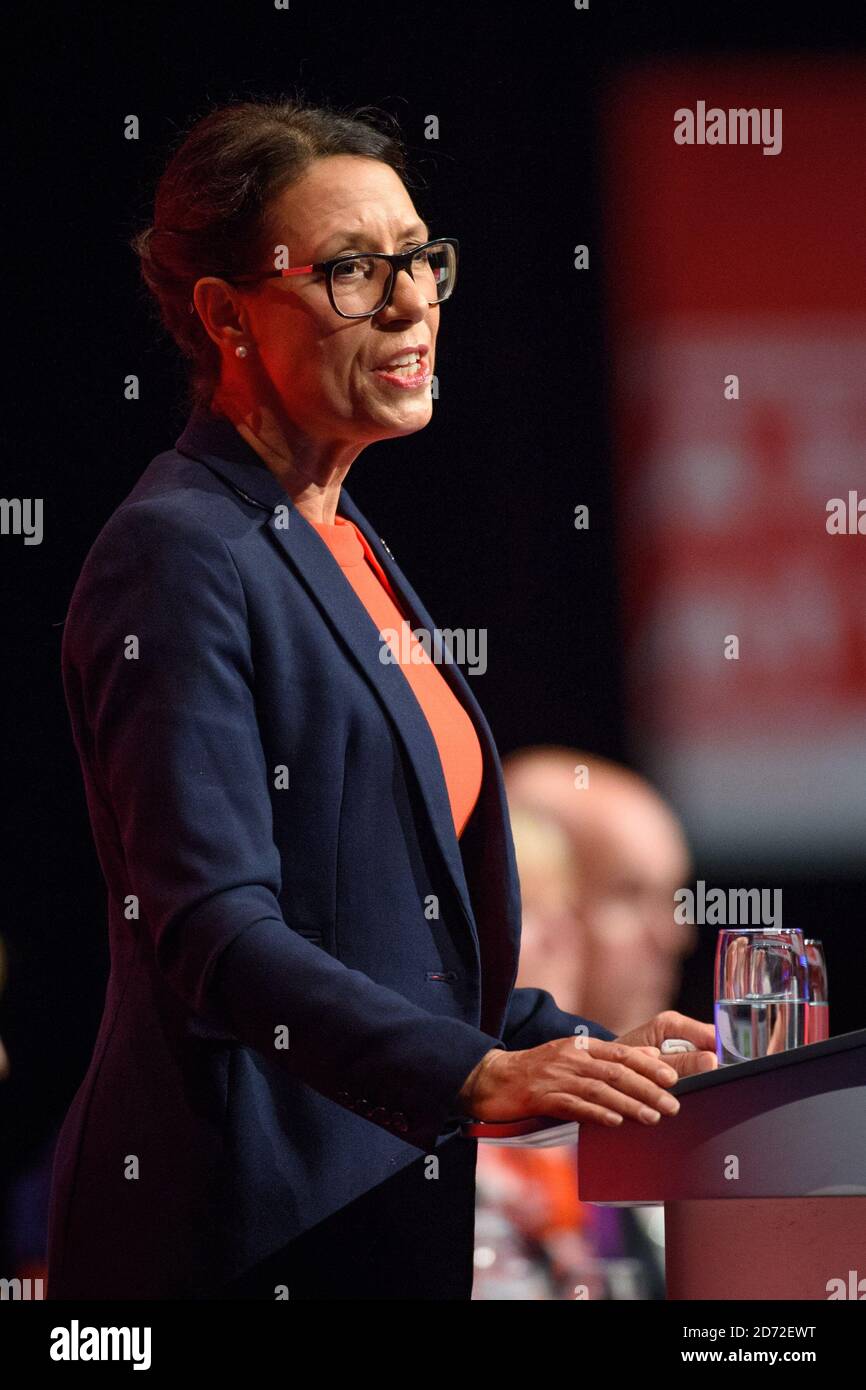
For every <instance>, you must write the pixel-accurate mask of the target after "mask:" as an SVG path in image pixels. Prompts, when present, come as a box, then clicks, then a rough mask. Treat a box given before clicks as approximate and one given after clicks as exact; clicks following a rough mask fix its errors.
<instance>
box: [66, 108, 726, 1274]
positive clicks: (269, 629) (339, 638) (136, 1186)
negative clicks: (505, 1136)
mask: <svg viewBox="0 0 866 1390" xmlns="http://www.w3.org/2000/svg"><path fill="white" fill-rule="evenodd" d="M405 177H406V173H405V167H404V155H403V151H402V147H401V145H400V143H399V141H398V140H397V139H396V138H395V137H394V135H392V134H391V133H390V132H389V131H387V130H386V129H383V128H380V126H379V125H377V124H375V123H374V122H373V121H372V120H371V119H370V118H369V117H362V116H361V115H359V114H358V113H355V114H354V115H347V114H344V113H341V112H337V111H334V110H330V109H323V108H318V107H309V106H305V105H303V104H301V103H298V102H276V103H255V102H253V103H250V102H245V103H239V104H235V105H231V106H228V107H223V108H220V109H218V110H215V111H213V112H212V113H211V114H210V115H208V116H207V117H205V118H204V119H203V120H201V121H199V122H198V124H196V125H195V126H194V127H193V129H192V130H191V132H190V133H189V134H188V135H187V136H186V138H185V139H184V140H183V142H182V143H181V144H180V146H179V148H178V149H177V150H176V152H175V153H174V155H173V157H172V158H171V160H170V162H169V164H168V166H167V168H166V169H165V172H164V174H163V175H162V178H161V180H160V182H159V185H158V189H157V195H156V206H155V214H154V224H153V226H152V227H149V228H147V230H146V231H144V232H142V233H141V234H140V235H138V236H137V237H136V238H135V240H134V243H133V245H134V248H135V250H136V252H137V253H138V255H139V257H140V260H141V269H142V274H143V277H144V280H145V282H146V285H147V287H148V288H149V290H150V291H151V292H152V294H153V296H154V298H155V301H156V303H157V305H158V308H159V312H160V314H161V317H162V320H163V322H164V324H165V326H166V327H167V329H168V330H169V332H170V333H171V335H172V336H173V338H174V339H175V341H176V343H177V344H178V346H179V347H180V349H181V351H182V352H183V354H184V355H185V356H186V358H187V359H188V361H189V366H190V383H191V395H192V412H191V414H190V416H189V419H188V422H187V424H186V427H185V429H184V430H183V433H182V434H181V436H180V438H179V439H178V440H177V442H176V444H175V446H174V448H173V449H168V450H167V451H166V452H164V453H161V454H159V455H158V456H157V457H156V458H155V459H154V460H153V461H152V462H151V463H150V465H149V466H148V467H147V468H146V469H145V470H144V472H143V473H142V475H141V477H140V478H139V480H138V482H137V483H136V485H135V486H134V487H133V489H132V491H131V492H130V493H129V495H128V496H127V497H126V498H125V500H124V501H123V502H122V503H121V505H120V506H119V507H118V508H117V510H116V511H115V512H114V513H113V515H112V516H111V517H110V518H109V520H108V521H107V523H106V524H105V526H104V527H103V529H102V531H101V532H100V534H99V535H98V537H97V539H96V541H95V542H94V544H93V546H92V548H91V550H90V553H89V554H88V556H87V559H86V561H85V563H84V566H83V569H82V572H81V575H80V578H79V580H78V583H77V585H76V587H75V591H74V594H73V596H72V600H71V603H70V607H69V612H68V616H67V620H66V625H65V631H64V638H63V652H62V668H63V680H64V688H65V692H66V698H67V702H68V705H69V710H70V716H71V721H72V727H73V734H74V738H75V744H76V748H77V751H78V754H79V757H80V760H81V765H82V771H83V775H84V782H85V788H86V794H87V803H88V810H89V815H90V820H91V825H92V830H93V835H94V839H95V843H96V847H97V851H98V855H99V860H100V864H101V867H102V871H103V873H104V876H105V880H106V885H107V890H108V914H109V933H110V946H111V970H110V978H109V982H108V988H107V994H106V1001H105V1009H104V1013H103V1017H102V1021H101V1024H100V1028H99V1033H98V1036H97V1039H96V1043H95V1047H94V1052H93V1057H92V1060H91V1063H90V1066H89V1069H88V1071H87V1074H86V1076H85V1078H84V1080H83V1082H82V1084H81V1086H80V1088H79V1090H78V1092H77V1094H76V1096H75V1098H74V1101H73V1103H72V1106H71V1108H70V1110H69V1113H68V1115H67V1117H66V1119H65V1122H64V1125H63V1128H62V1131H61V1136H60V1140H59V1143H58V1148H57V1154H56V1160H55V1168H54V1180H53V1190H52V1203H51V1218H50V1238H49V1277H48V1296H49V1297H50V1298H53V1299H64V1298H88V1299H102V1298H107V1299H118V1298H121V1299H132V1298H148V1299H210V1298H269V1299H275V1298H281V1297H289V1298H295V1299H297V1298H302V1299H303V1298H319V1299H321V1298H351V1299H357V1298H383V1299H390V1298H401V1299H404V1298H416V1299H417V1298H424V1299H427V1298H430V1299H439V1298H456V1299H467V1298H469V1296H470V1291H471V1283H472V1242H473V1203H474V1167H475V1141H473V1140H471V1139H467V1138H465V1137H463V1135H462V1134H461V1132H460V1126H461V1120H462V1118H463V1117H465V1116H467V1115H472V1116H474V1117H476V1118H478V1119H482V1120H483V1119H488V1120H492V1119H512V1118H520V1117H524V1116H532V1115H540V1114H541V1115H550V1116H555V1117H559V1118H562V1119H568V1120H577V1121H580V1122H581V1123H597V1124H618V1123H623V1122H625V1121H626V1120H631V1121H632V1122H644V1123H656V1122H658V1121H659V1119H660V1116H661V1114H662V1112H664V1111H670V1112H673V1111H674V1110H676V1109H677V1108H678V1107H677V1102H676V1100H675V1098H674V1097H672V1096H670V1095H669V1094H668V1089H667V1088H669V1087H670V1085H671V1084H672V1083H673V1082H674V1081H675V1080H676V1079H677V1076H678V1074H679V1075H682V1074H684V1073H686V1072H688V1071H691V1070H696V1069H700V1068H702V1067H705V1066H712V1065H714V1063H715V1057H714V1055H712V1054H711V1053H710V1050H711V1049H712V1047H713V1029H712V1027H711V1025H709V1024H704V1023H700V1022H697V1021H696V1020H693V1019H687V1018H684V1017H683V1016H681V1015H678V1014H674V1013H665V1014H661V1015H659V1016H658V1017H656V1018H655V1019H653V1020H651V1021H650V1022H648V1023H647V1024H646V1025H645V1026H644V1027H643V1028H641V1029H638V1030H636V1031H634V1032H632V1033H629V1034H628V1035H626V1036H624V1037H621V1038H619V1039H615V1038H614V1035H613V1034H612V1033H611V1032H610V1031H609V1030H608V1029H606V1028H603V1027H601V1026H600V1025H598V1024H596V1023H592V1022H587V1021H586V1020H582V1019H580V1018H577V1017H575V1016H574V1015H572V1014H569V1013H565V1012H563V1011H562V1010H560V1009H559V1008H558V1007H557V1006H556V1004H555V1003H554V1001H553V999H552V997H551V996H550V995H549V994H548V993H545V992H544V991H541V990H536V989H514V988H513V984H514V979H515V974H516V968H517V954H518V943H519V935H520V923H519V917H520V899H519V890H518V883H517V875H516V869H515V861H514V854H513V850H512V844H511V836H510V831H509V826H508V820H507V813H506V804H505V798H504V792H503V783H502V778H501V773H500V766H499V760H498V757H497V753H496V749H495V746H494V743H493V739H492V737H491V734H490V730H489V728H488V726H487V724H486V722H485V720H484V717H483V715H482V713H481V711H480V709H479V707H478V704H477V703H476V700H475V698H474V697H473V695H472V693H471V691H470V689H469V685H468V682H467V681H466V679H465V678H464V677H463V675H462V673H461V672H460V671H459V669H458V668H457V667H456V666H455V665H454V664H452V663H450V662H447V661H446V662H444V663H441V662H437V661H436V660H431V659H430V657H429V651H428V647H427V644H425V643H424V642H423V641H419V640H418V639H417V638H416V637H414V636H413V637H411V639H410V642H411V646H410V655H409V659H406V655H405V652H404V653H403V654H402V656H400V657H399V658H398V655H397V653H396V647H397V646H399V644H398V643H395V641H394V638H393V633H395V632H398V633H399V632H402V631H404V629H403V626H402V625H403V624H404V623H405V624H408V626H409V630H410V632H414V631H418V630H420V631H421V634H422V636H423V634H424V633H430V632H432V631H433V630H434V627H433V622H432V619H431V618H430V616H429V615H428V613H427V611H426V610H425V608H424V606H423V604H422V602H421V600H420V599H419V597H418V595H417V594H416V593H415V592H414V590H413V589H412V587H411V585H410V583H409V581H408V580H407V578H406V576H405V575H404V574H403V572H402V570H401V569H400V567H399V566H398V565H397V564H396V562H395V560H394V558H393V557H392V555H391V553H390V551H388V549H387V547H386V546H385V545H384V543H383V542H382V541H381V540H380V539H379V538H378V537H377V535H376V532H375V529H374V528H373V527H372V526H371V524H370V523H369V522H368V521H367V520H366V518H365V517H364V516H363V515H362V514H361V512H360V511H359V509H358V508H357V507H356V506H355V505H354V503H353V502H352V500H351V498H350V497H349V494H348V493H347V491H346V489H345V486H344V482H345V479H346V475H347V473H348V472H349V469H350V467H351V465H352V464H353V463H354V461H355V460H356V459H357V457H358V455H359V454H360V453H361V452H362V451H363V450H364V449H365V448H366V447H367V446H368V445H369V444H373V443H375V442H376V441H377V440H380V439H391V438H394V437H396V436H400V435H406V434H410V433H412V432H413V431H415V430H419V429H422V428H423V426H424V425H426V424H427V422H428V421H429V419H430V416H431V410H432V399H431V389H430V383H431V378H432V375H433V371H434V364H435V354H436V345H437V334H438V329H439V317H440V312H441V310H440V305H442V304H444V303H445V302H446V301H447V300H448V299H449V298H450V297H451V294H452V292H453V290H454V286H455V282H456V277H457V266H458V246H457V242H456V241H455V240H454V239H453V238H450V237H445V236H439V230H440V229H439V228H435V227H429V226H427V225H426V224H425V222H424V221H423V220H422V219H421V217H420V216H419V214H418V211H417V210H416V208H415V206H414V205H413V201H412V198H411V197H410V194H409V192H408V190H407V186H406V183H405V181H404V180H405ZM445 312H446V313H447V309H446V311H445ZM389 634H392V635H390V636H389ZM674 1034H676V1035H679V1036H684V1037H686V1038H689V1039H690V1040H691V1041H692V1042H693V1043H694V1044H695V1045H696V1047H697V1049H698V1050H697V1051H696V1052H694V1053H691V1054H688V1055H687V1056H685V1057H682V1058H679V1057H678V1058H677V1062H676V1066H677V1070H671V1069H670V1068H668V1067H667V1066H666V1065H665V1064H664V1062H663V1060H662V1058H661V1057H660V1055H659V1050H658V1049H659V1046H660V1044H661V1042H662V1041H663V1039H664V1038H665V1037H666V1036H667V1035H674ZM576 1035H577V1036H576ZM576 1043H577V1044H578V1045H576ZM708 1053H710V1055H709V1056H708V1055H707V1054H708Z"/></svg>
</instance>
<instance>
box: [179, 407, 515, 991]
mask: <svg viewBox="0 0 866 1390" xmlns="http://www.w3.org/2000/svg"><path fill="white" fill-rule="evenodd" d="M175 447H176V448H177V450H178V451H179V452H180V453H183V454H187V455H189V456H191V457H193V458H196V459H198V460H200V461H201V462H202V463H204V464H206V465H207V467H208V468H210V469H211V470H212V471H213V472H215V473H217V474H219V476H220V477H221V478H223V480H224V481H225V482H227V483H228V484H229V486H230V487H232V488H233V489H234V491H236V492H237V493H239V494H240V495H241V496H242V497H243V498H244V499H245V500H246V501H247V502H250V503H253V504H254V505H256V506H258V507H261V508H262V509H263V510H264V511H265V512H267V513H268V517H267V520H266V521H265V523H264V524H265V525H267V527H268V528H269V530H270V531H271V534H272V536H273V537H274V540H275V541H276V543H277V544H278V545H279V547H280V549H281V550H282V551H283V553H284V555H285V557H286V559H287V560H288V562H289V563H290V564H291V565H292V567H293V568H294V570H295V571H296V573H297V574H298V575H299V577H300V578H301V580H302V581H303V583H304V584H305V585H306V586H307V588H308V589H309V591H310V593H311V595H312V597H313V598H314V599H315V601H316V602H317V603H318V604H319V606H320V607H321V608H322V610H323V612H324V614H325V616H326V617H327V619H328V620H329V621H330V622H331V624H332V625H333V627H334V628H335V629H336V631H337V632H338V633H339V634H340V636H341V637H342V639H343V641H344V642H345V644H346V647H347V648H348V650H349V652H350V653H351V655H352V658H353V659H354V660H355V661H356V662H357V664H358V666H359V667H360V669H361V670H362V672H363V673H364V675H365V676H366V678H367V680H368V681H369V682H370V684H371V686H372V687H373V688H374V690H375V691H376V693H377V694H378V696H379V698H380V700H381V701H382V703H383V705H384V706H385V708H386V709H387V711H388V713H389V714H390V716H391V718H392V719H393V721H394V723H395V725H396V727H397V729H398V732H399V734H400V736H401V738H402V741H403V744H404V747H405V750H406V754H407V756H408V758H409V759H410V762H411V764H412V766H413V768H414V771H415V775H416V777H417V780H418V785H419V788H420V791H421V795H422V798H423V801H424V804H425V807H426V809H427V813H428V816H429V819H430V824H431V826H432V829H433V832H434V834H435V837H436V840H437V843H438V845H439V848H440V851H441V853H442V856H443V859H444V861H445V864H446V866H447V868H448V870H449V872H450V874H451V877H452V879H453V881H454V885H455V887H456V889H457V893H458V897H459V901H460V903H461V905H462V908H463V912H464V916H465V918H466V921H467V924H468V926H469V929H470V931H471V933H472V937H473V940H474V942H475V947H476V950H477V951H478V950H479V938H478V929H477V924H476V918H475V913H474V911H473V904H472V900H471V898H470V894H469V888H468V884H467V879H466V866H465V865H464V861H463V857H462V855H461V851H460V844H459V843H458V840H457V838H456V836H455V834H454V821H453V817H452V814H451V805H450V801H449V798H448V790H447V787H446V784H445V779H444V776H443V773H442V764H441V760H440V758H439V751H438V748H437V746H436V741H435V739H434V737H433V734H432V732H431V730H430V726H429V724H428V722H427V719H426V717H425V715H424V713H423V711H422V709H421V707H420V705H419V704H418V701H417V700H416V698H415V696H414V694H413V692H412V689H411V687H410V685H409V683H408V681H407V680H406V677H405V676H404V675H403V673H402V671H401V670H400V668H399V666H396V665H393V664H390V663H389V664H385V663H383V662H382V661H381V660H380V656H379V654H380V651H381V649H382V644H381V642H380V641H379V637H378V633H377V631H376V628H375V626H374V624H373V623H372V621H371V619H370V616H369V614H368V613H367V611H366V609H365V608H364V605H363V604H362V603H361V601H360V599H359V598H358V597H357V595H356V594H355V592H354V590H353V589H352V588H351V586H350V585H348V584H347V583H346V578H345V575H344V574H343V572H342V570H341V569H340V567H339V565H338V564H337V562H336V560H335V559H334V557H333V556H332V555H331V553H330V551H329V550H328V548H327V547H326V546H325V545H324V543H323V542H322V540H321V537H320V536H319V535H318V534H317V533H316V531H315V529H314V528H313V527H312V526H310V524H309V523H308V522H307V521H306V519H305V518H304V517H303V516H302V515H301V513H300V512H299V511H298V510H297V509H296V508H295V506H294V504H293V502H292V500H291V498H290V497H289V496H288V494H287V493H286V492H285V490H284V489H283V487H282V486H281V484H280V483H279V482H278V480H277V479H276V477H275V476H274V474H273V473H272V472H271V471H270V469H269V468H268V467H267V465H266V464H265V463H264V461H263V460H262V459H261V458H260V457H259V455H258V454H257V453H256V451H255V450H254V449H253V448H252V446H251V445H249V444H247V442H246V440H245V439H244V438H243V436H242V435H240V434H238V432H237V430H236V429H235V428H234V426H233V425H232V423H231V421H229V420H228V419H226V418H225V417H222V416H216V415H213V414H211V413H210V412H209V411H207V410H204V409H202V408H200V407H198V408H196V409H195V410H194V411H193V412H192V414H191V416H190V418H189V421H188V423H187V426H186V428H185V429H184V431H183V433H182V434H181V436H180V438H179V439H178V440H177V443H176V446H175ZM337 510H338V513H339V514H340V515H342V516H345V517H347V518H348V519H349V520H350V521H353V522H354V523H355V525H356V526H357V527H358V529H359V530H360V531H361V532H362V534H363V535H364V536H365V538H366V540H367V542H368V544H369V546H370V548H371V550H372V551H373V553H374V555H375V556H376V559H377V560H378V562H379V564H380V565H381V567H382V569H383V571H384V572H385V574H386V575H387V577H388V580H389V582H390V584H391V586H392V588H393V590H394V593H395V594H396V596H397V598H398V600H399V602H400V605H401V606H402V608H403V610H404V612H405V613H406V615H407V617H408V619H409V621H410V622H411V625H412V626H413V627H421V628H426V629H427V630H432V629H433V626H434V624H433V622H432V619H431V618H430V616H429V614H428V613H427V612H426V610H425V608H424V606H423V604H422V603H421V600H420V599H419V598H418V595H417V594H416V593H415V591H414V590H413V589H412V586H411V585H410V584H409V581H408V580H407V578H406V576H405V575H404V574H403V573H402V571H401V570H400V568H399V567H398V565H397V564H396V562H395V561H394V559H393V557H392V556H391V554H390V552H389V551H387V550H386V548H385V546H384V544H383V542H382V541H381V539H380V538H379V537H378V536H377V535H376V534H375V532H374V531H373V528H372V527H371V526H370V524H369V522H368V521H367V520H366V518H365V517H364V516H363V515H362V513H361V512H360V511H359V509H358V508H357V507H356V505H355V503H354V502H353V501H352V499H351V498H350V497H349V495H348V494H347V492H346V490H345V488H343V489H342V492H341V498H340V503H339V505H338V509H337ZM440 669H441V671H442V675H443V676H444V678H445V679H446V680H447V681H448V682H449V684H450V685H451V688H452V690H454V693H455V694H456V695H457V697H458V699H460V700H461V702H462V703H463V705H464V706H465V708H466V710H467V712H468V713H469V715H470V718H471V719H472V721H473V723H474V725H475V728H476V731H477V733H478V738H479V741H480V743H481V747H482V752H483V758H484V776H483V783H482V792H481V798H480V800H481V803H482V804H481V805H480V806H478V807H477V808H476V814H477V813H478V812H482V814H484V813H486V815H489V816H491V823H488V825H487V832H488V834H492V835H493V837H494V842H498V845H496V846H495V847H498V848H499V849H500V851H501V854H502V856H503V857H502V858H501V859H500V855H499V854H494V860H496V859H499V860H500V862H499V864H498V869H499V873H498V874H497V875H496V877H498V878H499V881H500V884H502V882H503V880H504V882H505V883H506V884H507V885H508V888H507V889H506V890H505V891H504V897H505V899H506V901H505V902H504V903H503V901H502V896H503V894H502V892H500V896H499V899H498V904H497V906H498V914H503V909H504V916H505V918H506V920H505V921H504V922H503V921H502V920H501V916H500V921H499V929H500V931H501V930H502V927H503V926H505V927H506V936H507V938H508V937H510V938H512V945H513V942H514V938H515V937H516V934H517V931H518V930H519V927H518V924H519V898H518V896H517V887H516V884H517V873H516V867H515V865H514V858H513V847H512V844H511V837H510V834H508V833H507V808H506V803H505V792H504V786H503V783H502V774H501V771H500V768H499V760H498V757H497V755H496V749H495V745H494V743H493V737H492V735H491V732H490V729H489V727H488V725H487V721H486V720H485V718H484V715H483V714H482V712H481V709H480V707H479V705H478V702H477V701H476V699H475V697H474V695H473V694H472V691H471V689H470V688H469V685H468V683H467V681H466V679H465V677H464V676H463V674H462V672H461V671H460V670H459V668H458V667H457V666H456V665H455V664H453V663H449V662H446V663H444V664H443V666H442V667H441V668H440ZM474 821H475V816H473V817H472V820H470V827H471V826H472V825H473V822H474ZM470 827H467V832H466V833H467V834H468V831H469V828H470ZM470 842H471V843H475V840H474V837H470ZM487 867H488V868H490V867H492V865H488V866H487ZM512 872H513V879H512ZM486 877H487V875H482V877H481V883H482V885H483V890H482V891H483V892H484V895H485V896H487V895H488V894H490V893H493V892H495V891H496V890H495V887H494V884H493V883H490V882H485V879H486ZM490 964H493V962H492V961H491V960H490V957H489V955H487V960H486V962H485V966H488V965H490ZM485 973H486V969H485ZM508 988H510V983H509V984H508ZM497 993H498V991H497ZM506 995H507V990H506Z"/></svg>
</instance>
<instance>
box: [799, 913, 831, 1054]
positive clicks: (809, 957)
mask: <svg viewBox="0 0 866 1390" xmlns="http://www.w3.org/2000/svg"><path fill="white" fill-rule="evenodd" d="M805 945H806V963H807V965H808V967H809V1007H808V1009H807V1010H806V1042H821V1041H822V1040H823V1039H824V1038H829V1036H830V994H829V989H828V984H827V957H826V954H825V951H824V947H823V945H822V943H821V942H820V941H819V940H818V939H817V937H814V936H807V937H806V938H805Z"/></svg>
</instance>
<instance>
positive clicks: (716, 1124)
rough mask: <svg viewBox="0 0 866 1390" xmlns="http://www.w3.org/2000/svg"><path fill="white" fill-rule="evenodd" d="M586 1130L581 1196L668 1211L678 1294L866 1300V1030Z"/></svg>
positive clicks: (710, 1079)
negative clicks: (670, 1109)
mask: <svg viewBox="0 0 866 1390" xmlns="http://www.w3.org/2000/svg"><path fill="white" fill-rule="evenodd" d="M672 1092H673V1094H674V1095H676V1096H678V1097H679V1098H680V1111H679V1114H677V1115H674V1116H673V1117H670V1116H666V1115H663V1116H662V1119H661V1120H660V1121H659V1123H658V1124H657V1125H655V1126H652V1127H649V1126H644V1125H641V1124H638V1123H636V1122H634V1121H629V1120H626V1121H625V1122H624V1123H623V1125H621V1126H620V1127H618V1128H617V1129H606V1128H605V1127H604V1126H602V1125H589V1124H585V1125H581V1126H580V1133H579V1138H578V1171H579V1184H580V1197H581V1200H582V1201H584V1202H594V1203H597V1204H599V1205H601V1206H657V1205H660V1204H664V1210H665V1270H666V1275H667V1297H668V1298H669V1299H716V1298H718V1299H740V1298H742V1299H795V1300H797V1299H830V1298H834V1297H835V1298H855V1299H856V1298H860V1299H866V1029H861V1030H859V1031H858V1032H855V1033H844V1034H842V1035H841V1036H839V1037H835V1038H827V1039H826V1040H825V1041H823V1042H816V1043H810V1044H808V1045H807V1046H805V1047H797V1048H792V1049H791V1050H790V1051H787V1052H780V1053H777V1054H775V1055H774V1056H772V1057H760V1058H757V1059H756V1060H754V1061H750V1062H740V1063H736V1064H734V1065H732V1066H725V1067H720V1068H719V1069H718V1071H714V1072H706V1073H704V1074H702V1075H700V1076H690V1077H685V1078H684V1079H683V1080H682V1081H679V1082H677V1084H676V1086H674V1087H672Z"/></svg>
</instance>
